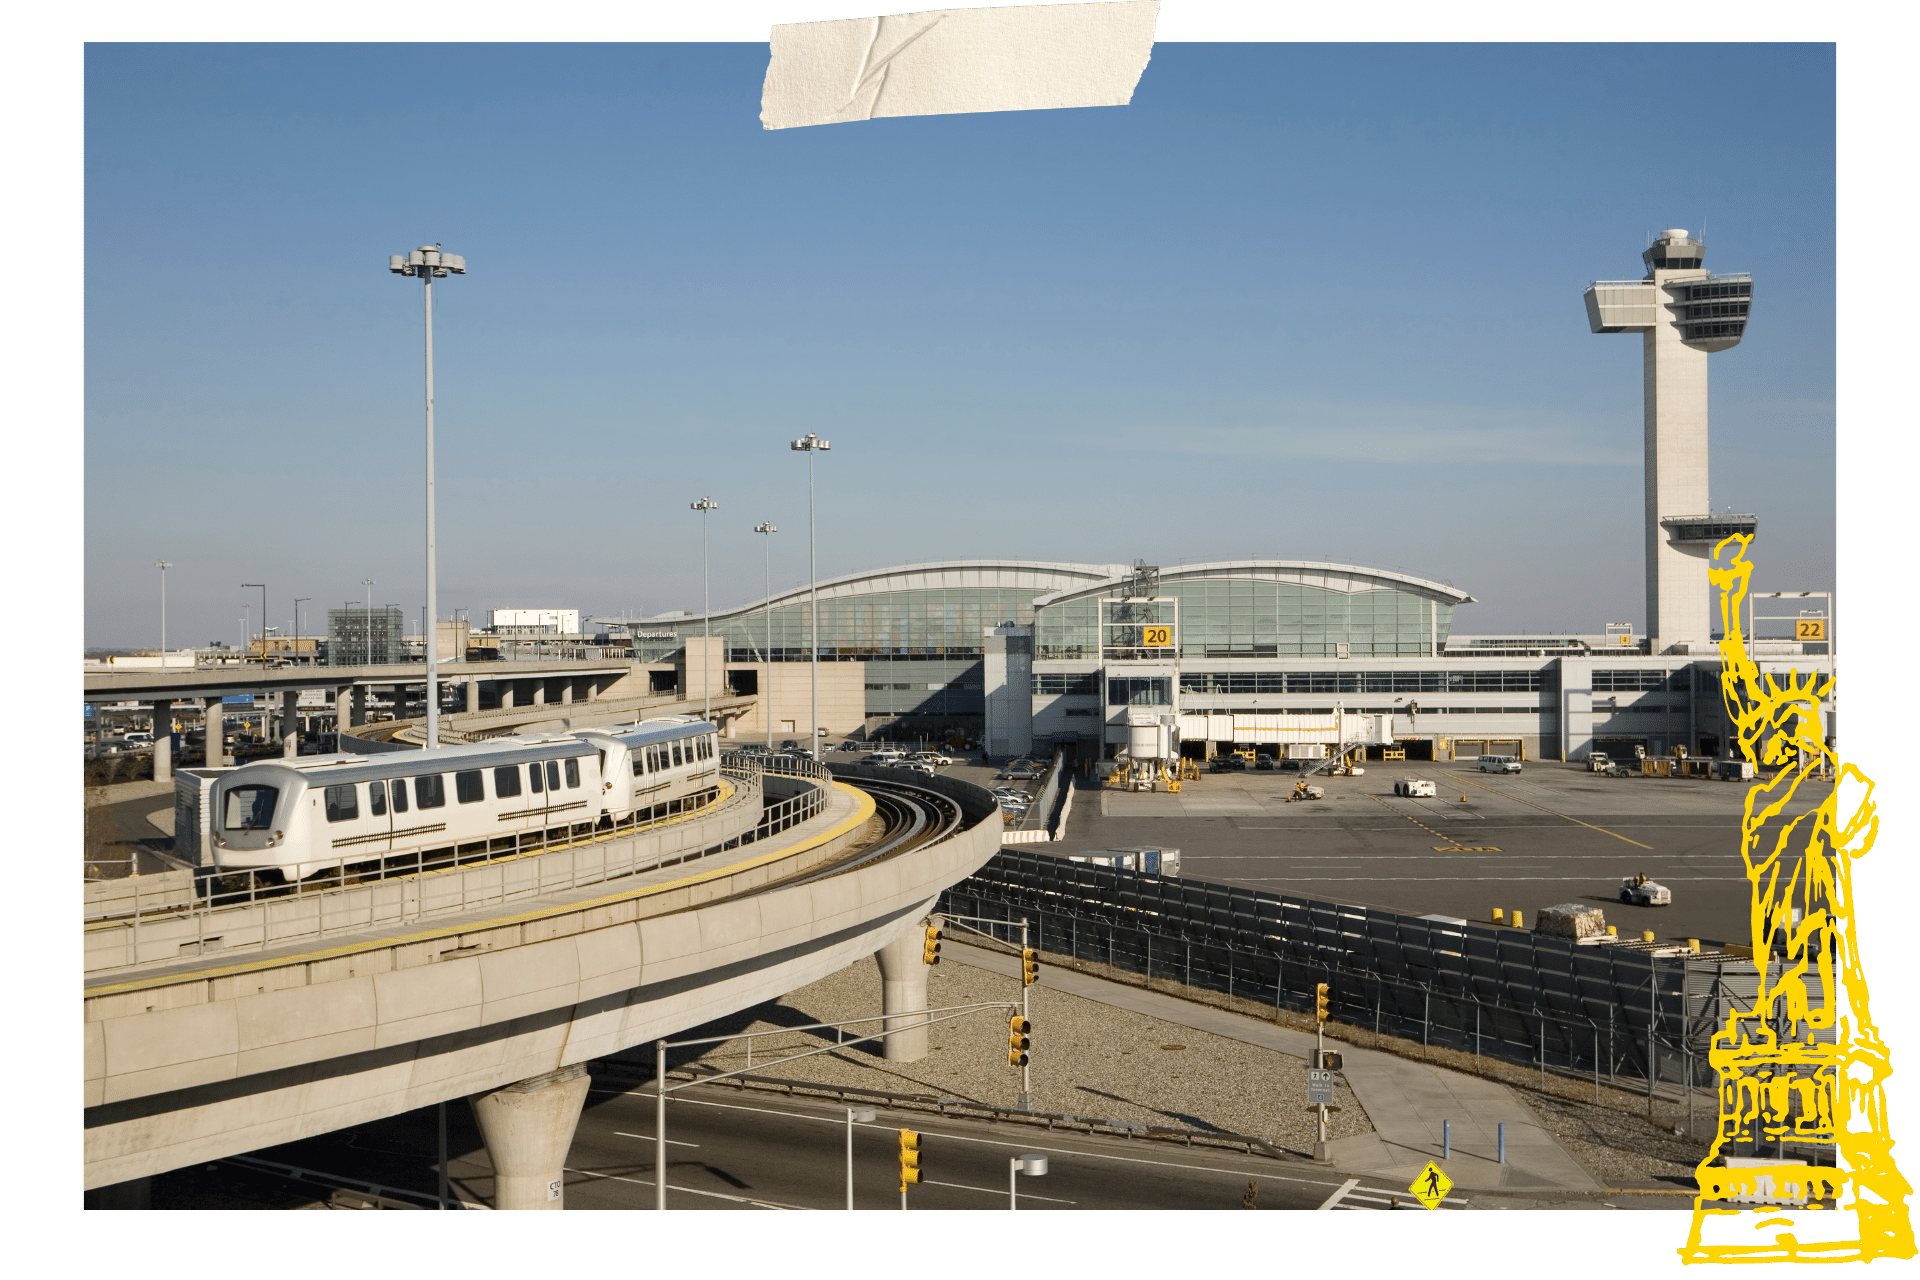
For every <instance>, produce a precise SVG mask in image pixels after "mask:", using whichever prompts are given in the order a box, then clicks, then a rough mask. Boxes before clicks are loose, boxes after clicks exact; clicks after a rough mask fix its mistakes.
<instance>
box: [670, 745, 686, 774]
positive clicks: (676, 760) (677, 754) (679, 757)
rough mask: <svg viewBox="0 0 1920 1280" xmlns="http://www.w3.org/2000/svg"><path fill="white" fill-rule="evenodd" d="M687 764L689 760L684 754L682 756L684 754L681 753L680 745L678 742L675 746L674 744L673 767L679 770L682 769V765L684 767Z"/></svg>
mask: <svg viewBox="0 0 1920 1280" xmlns="http://www.w3.org/2000/svg"><path fill="white" fill-rule="evenodd" d="M686 762H687V758H686V756H685V755H684V754H682V753H681V749H680V744H679V743H678V742H676V743H674V744H673V765H674V768H676V769H677V768H679V767H680V766H681V765H683V764H685V763H686Z"/></svg>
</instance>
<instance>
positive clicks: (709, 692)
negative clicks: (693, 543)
mask: <svg viewBox="0 0 1920 1280" xmlns="http://www.w3.org/2000/svg"><path fill="white" fill-rule="evenodd" d="M687 505H688V506H689V507H691V508H692V509H693V510H695V511H698V512H699V513H700V614H701V617H702V618H704V619H705V622H704V624H703V625H704V627H705V630H706V640H705V645H706V647H705V648H704V649H702V650H701V651H700V687H701V695H702V697H704V698H705V700H706V709H705V710H704V711H703V712H702V713H701V719H703V720H707V721H711V720H712V719H713V596H712V593H711V592H710V591H709V590H708V587H707V512H709V511H718V510H719V509H720V504H719V503H717V502H715V501H714V500H713V499H712V498H702V499H700V501H698V502H690V503H688V504H687Z"/></svg>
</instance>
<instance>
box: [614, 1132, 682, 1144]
mask: <svg viewBox="0 0 1920 1280" xmlns="http://www.w3.org/2000/svg"><path fill="white" fill-rule="evenodd" d="M613 1136H614V1137H616V1138H638V1139H640V1141H642V1142H656V1141H658V1139H657V1138H655V1137H654V1136H653V1135H652V1134H650V1133H622V1132H620V1130H618V1129H615V1130H614V1131H613ZM667 1145H668V1146H670V1147H697V1146H699V1145H700V1144H699V1143H697V1142H681V1141H679V1140H678V1139H677V1138H668V1139H667Z"/></svg>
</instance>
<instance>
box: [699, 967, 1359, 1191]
mask: <svg viewBox="0 0 1920 1280" xmlns="http://www.w3.org/2000/svg"><path fill="white" fill-rule="evenodd" d="M927 995H928V1002H929V1004H930V1005H931V1006H932V1007H934V1008H941V1007H944V1006H949V1005H961V1004H971V1003H974V1002H977V1001H987V1000H1007V999H1017V998H1018V995H1019V989H1018V988H1017V987H1015V986H1014V985H1013V982H1012V980H1011V979H1008V978H1005V977H1001V976H998V975H996V974H992V973H989V972H987V971H986V970H984V969H976V968H974V967H972V966H970V965H964V964H959V963H956V962H953V961H950V960H943V961H942V962H941V963H940V964H939V965H937V966H935V967H934V970H933V972H932V973H931V974H930V975H929V979H928V992H927ZM1032 997H1033V1003H1032V1010H1033V1012H1032V1018H1033V1023H1034V1031H1033V1066H1032V1072H1033V1092H1034V1101H1033V1105H1034V1107H1035V1109H1037V1110H1041V1111H1053V1112H1064V1113H1067V1114H1070V1115H1076V1116H1081V1117H1097V1118H1101V1119H1113V1120H1128V1121H1132V1122H1134V1123H1136V1124H1161V1125H1186V1126H1190V1127H1192V1128H1195V1129H1214V1130H1221V1131H1225V1132H1229V1133H1244V1134H1249V1135H1252V1136H1255V1137H1261V1138H1265V1139H1266V1140H1267V1141H1268V1142H1271V1143H1272V1144H1273V1145H1275V1146H1277V1147H1281V1148H1283V1149H1290V1150H1292V1151H1296V1152H1300V1153H1303V1154H1304V1153H1310V1152H1311V1151H1312V1150H1313V1143H1314V1138H1315V1132H1314V1129H1315V1126H1314V1121H1313V1114H1312V1112H1311V1111H1309V1110H1308V1108H1307V1105H1306V1101H1305V1093H1306V1089H1305V1072H1306V1065H1307V1064H1306V1060H1305V1059H1303V1058H1296V1057H1291V1056H1289V1055H1286V1054H1282V1053H1276V1052H1273V1051H1271V1050H1267V1049H1260V1048H1256V1047H1255V1046H1253V1045H1248V1044H1242V1043H1240V1042H1239V1041H1235V1040H1227V1039H1223V1038H1222V1037H1219V1036H1215V1035H1212V1034H1209V1033H1208V1032H1205V1031H1196V1030H1194V1029H1192V1028H1190V1027H1181V1026H1176V1025H1175V1024H1173V1023H1170V1022H1162V1021H1160V1020H1159V1019H1157V1018H1149V1017H1146V1016H1144V1015H1142V1014H1136V1013H1129V1012H1126V1011H1124V1010H1121V1009H1115V1008H1113V1007H1112V1006H1110V1005H1103V1004H1098V1003H1096V1002H1094V1001H1091V1000H1084V999H1081V998H1080V997H1078V996H1072V995H1068V994H1066V993H1065V992H1060V991H1053V990H1049V989H1048V988H1047V986H1046V980H1045V978H1044V977H1043V978H1042V979H1041V983H1040V985H1039V986H1037V987H1035V988H1033V992H1032ZM879 1012H880V969H879V965H878V964H876V963H875V962H874V961H873V960H872V959H871V958H868V959H866V960H863V961H861V962H860V963H858V964H855V965H853V966H851V967H849V968H847V969H844V970H842V971H841V972H839V973H836V974H833V975H832V976H830V977H828V978H824V979H822V980H821V981H819V982H816V983H814V984H813V985H812V986H809V987H802V988H801V989H800V990H798V991H795V992H793V993H792V994H790V995H788V996H786V997H785V998H783V999H781V1000H779V1001H777V1002H775V1003H774V1004H772V1005H762V1006H760V1007H759V1008H757V1009H750V1010H747V1011H746V1012H745V1013H743V1014H741V1015H739V1016H738V1017H737V1018H734V1019H729V1020H728V1021H726V1022H725V1023H721V1024H715V1025H714V1026H713V1027H712V1028H710V1029H709V1033H715V1034H717V1033H719V1032H722V1031H726V1032H743V1031H771V1030H776V1029H778V1028H780V1027H783V1026H795V1025H800V1024H805V1023H809V1022H829V1021H837V1020H841V1019H847V1018H858V1017H864V1016H867V1015H871V1014H877V1013H879ZM749 1019H752V1021H751V1022H749V1021H748V1020H749ZM872 1029H877V1028H872ZM832 1034H833V1033H832V1032H828V1033H826V1035H827V1038H828V1039H831V1037H832ZM818 1035H819V1033H818V1032H806V1031H801V1032H794V1033H792V1034H790V1035H786V1036H779V1037H769V1038H767V1039H763V1040H758V1041H756V1042H755V1043H754V1049H753V1059H754V1063H755V1074H765V1075H769V1076H778V1077H781V1078H783V1079H791V1080H806V1081H810V1082H815V1083H820V1084H829V1085H849V1086H855V1087H859V1088H867V1089H894V1090H899V1091H901V1092H914V1093H923V1094H930V1095H934V1096H938V1097H951V1098H960V1099H963V1100H967V1101H972V1102H980V1103H986V1104H989V1105H995V1106H1008V1107H1010V1106H1014V1105H1016V1104H1017V1102H1018V1094H1019V1092H1020V1072H1019V1071H1018V1070H1017V1069H1016V1068H1013V1067H1010V1066H1008V1065H1007V1063H1006V1036H1007V1024H1006V1021H1005V1019H1004V1018H1002V1017H1001V1016H1000V1014H999V1013H997V1012H995V1011H992V1010H982V1011H980V1012H979V1013H973V1014H968V1015H966V1016H965V1017H962V1018H955V1019H953V1020H952V1021H949V1022H942V1023H939V1024H936V1025H935V1026H934V1027H933V1028H932V1029H931V1030H930V1031H929V1033H928V1038H929V1041H930V1050H931V1051H930V1052H929V1053H928V1055H927V1057H925V1058H924V1059H922V1060H921V1061H919V1062H898V1063H896V1062H888V1061H886V1060H885V1059H884V1058H881V1057H880V1056H878V1055H879V1045H878V1044H874V1045H856V1046H853V1047H850V1048H847V1049H842V1050H836V1051H834V1052H832V1053H823V1054H818V1055H816V1056H814V1057H811V1058H803V1059H801V1060H799V1061H797V1062H788V1063H784V1064H781V1065H779V1066H775V1067H765V1068H762V1067H761V1066H760V1065H759V1064H760V1063H762V1062H763V1061H765V1060H767V1059H771V1058H776V1057H780V1056H782V1055H783V1054H785V1053H792V1052H796V1051H799V1050H802V1049H808V1048H817V1047H819V1045H820V1043H821V1041H820V1039H818V1038H816V1037H818ZM700 1060H701V1061H702V1062H706V1063H709V1064H712V1065H713V1066H716V1067H718V1068H720V1069H722V1070H735V1069H737V1068H739V1067H742V1066H744V1065H745V1064H746V1049H745V1043H744V1042H743V1041H739V1040H732V1041H728V1042H726V1043H724V1044H721V1045H719V1046H717V1047H716V1048H715V1049H714V1050H713V1051H712V1052H710V1053H708V1054H707V1055H706V1056H705V1057H703V1058H702V1059H700ZM676 1065H678V1064H676ZM1334 1103H1335V1105H1336V1106H1339V1107H1340V1108H1342V1109H1341V1110H1340V1111H1337V1112H1335V1113H1334V1114H1333V1115H1332V1117H1331V1124H1330V1126H1329V1136H1330V1137H1332V1138H1345V1137H1351V1136H1353V1135H1356V1134H1362V1133H1369V1132H1371V1131H1372V1125H1371V1124H1370V1123H1369V1122H1368V1120H1367V1117H1366V1113H1365V1112H1364V1111H1363V1110H1362V1109H1361V1108H1360V1105H1359V1104H1358V1103H1357V1102H1356V1101H1355V1100H1354V1097H1353V1094H1352V1093H1351V1092H1350V1091H1349V1090H1348V1089H1347V1088H1346V1086H1345V1085H1340V1086H1339V1087H1338V1088H1337V1089H1336V1091H1335V1097H1334Z"/></svg>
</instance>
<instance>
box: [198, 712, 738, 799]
mask: <svg viewBox="0 0 1920 1280" xmlns="http://www.w3.org/2000/svg"><path fill="white" fill-rule="evenodd" d="M711 732H717V730H716V729H715V727H714V726H713V725H712V724H709V723H708V722H706V721H704V720H692V721H683V720H678V719H675V720H643V721H641V722H640V723H639V724H638V725H635V726H633V727H632V728H631V729H630V730H629V729H628V727H627V726H625V725H616V726H614V727H613V728H611V729H581V730H577V731H575V732H573V733H555V734H528V735H523V736H520V737H512V738H493V739H489V740H487V741H485V742H473V743H462V744H460V745H457V746H449V747H441V748H439V749H438V750H436V751H424V750H423V751H394V752H388V753H386V754H384V755H381V756H377V757H371V758H369V757H365V756H345V757H341V758H340V759H339V760H338V762H337V763H332V762H330V763H327V764H323V765H316V764H313V763H311V761H312V760H313V757H311V756H309V757H307V758H306V759H304V760H301V762H300V764H299V765H295V764H294V763H293V761H280V760H267V761H262V762H260V763H258V764H246V765H241V766H240V767H239V768H237V769H233V770H231V771H228V772H227V773H226V775H225V776H224V777H222V778H221V779H220V780H219V781H220V782H221V784H222V785H225V784H229V783H231V782H233V781H234V780H235V779H236V778H239V779H241V780H242V781H244V780H245V779H246V778H247V777H251V776H254V775H255V774H256V772H269V773H270V772H275V771H278V772H282V773H286V774H291V775H293V776H294V777H296V778H300V779H303V780H305V781H306V782H307V783H308V784H309V785H310V786H323V787H331V786H344V785H346V784H347V783H350V782H376V781H380V780H382V779H386V778H411V777H416V776H418V775H420V774H426V773H453V772H457V771H460V770H463V769H495V768H504V767H505V766H507V765H515V764H526V763H528V762H530V761H534V760H564V759H567V758H568V757H571V756H590V755H592V754H593V753H594V752H596V751H599V750H600V746H599V744H597V743H596V742H594V740H593V739H592V738H590V737H584V736H581V735H583V734H604V735H606V736H609V737H614V738H618V739H619V740H620V742H621V743H622V744H624V745H625V746H627V747H628V748H630V749H631V748H633V747H638V746H647V745H650V744H652V743H655V742H668V741H671V740H672V739H675V738H687V737H696V736H698V735H700V734H702V733H711ZM296 759H298V757H296Z"/></svg>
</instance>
